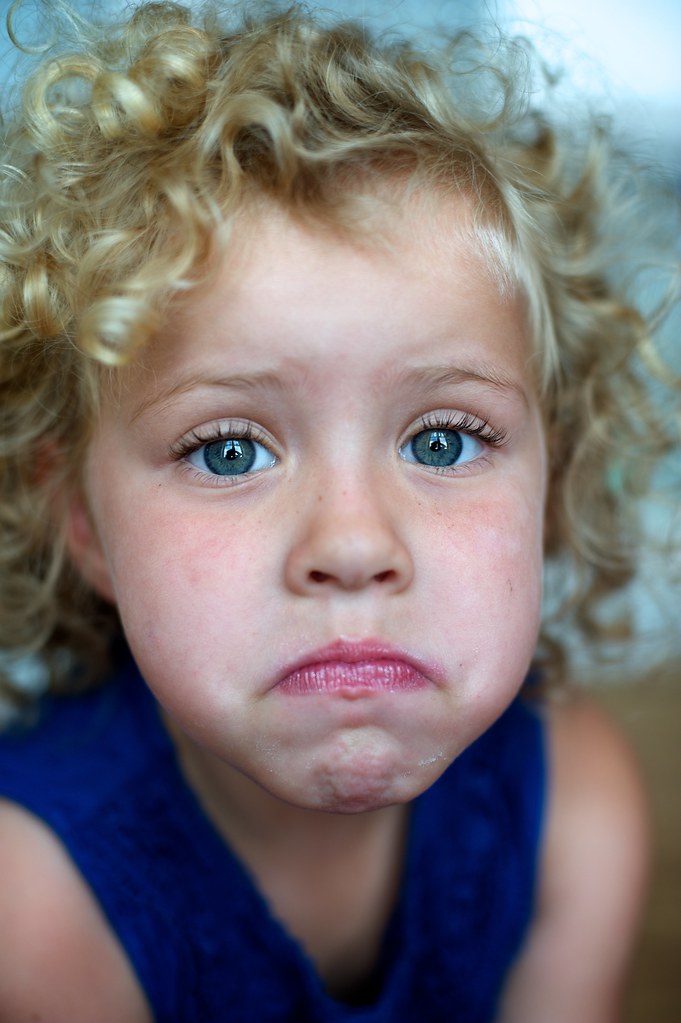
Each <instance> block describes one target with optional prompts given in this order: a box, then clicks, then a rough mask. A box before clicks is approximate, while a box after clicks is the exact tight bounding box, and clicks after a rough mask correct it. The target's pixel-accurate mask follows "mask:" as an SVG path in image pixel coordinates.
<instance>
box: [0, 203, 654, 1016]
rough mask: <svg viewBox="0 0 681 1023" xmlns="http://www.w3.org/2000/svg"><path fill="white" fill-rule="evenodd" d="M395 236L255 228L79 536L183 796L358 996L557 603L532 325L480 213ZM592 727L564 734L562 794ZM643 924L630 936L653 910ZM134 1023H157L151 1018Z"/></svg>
mask: <svg viewBox="0 0 681 1023" xmlns="http://www.w3.org/2000/svg"><path fill="white" fill-rule="evenodd" d="M383 217H384V221H383V222H382V224H381V227H382V229H383V230H382V234H381V239H380V244H376V243H372V244H369V242H368V241H367V240H366V239H365V240H364V241H362V240H361V239H356V240H354V241H350V240H348V239H347V238H345V239H343V238H341V237H335V236H333V235H332V234H330V233H329V232H328V231H325V232H321V231H319V232H315V231H312V230H311V229H309V228H304V227H302V226H300V225H296V224H295V223H294V222H293V221H292V220H291V219H289V218H288V217H287V216H286V215H284V214H283V213H281V212H278V211H276V210H268V211H266V212H265V213H262V212H261V213H260V214H259V215H257V216H256V215H254V214H249V215H248V216H246V217H245V218H244V219H243V220H242V222H241V223H240V225H239V226H238V229H237V235H236V244H235V247H234V249H232V250H231V251H230V253H228V255H227V258H226V260H225V261H224V264H223V265H221V267H220V268H219V270H218V273H217V275H216V277H215V278H213V279H211V281H210V283H209V284H208V285H206V286H204V287H203V288H202V289H201V290H200V291H199V292H198V293H196V294H194V295H193V296H192V297H191V299H190V300H189V301H188V302H187V303H186V304H185V306H184V307H183V308H181V309H179V310H176V311H175V313H174V315H173V317H172V319H171V321H170V322H169V323H168V326H167V329H166V330H165V331H164V332H163V335H162V336H161V337H159V338H157V339H156V340H155V341H154V342H153V344H152V345H151V346H150V347H149V349H148V351H146V352H145V353H144V356H143V358H142V359H141V360H140V361H139V362H138V363H137V364H136V365H135V366H133V367H132V368H130V369H128V370H126V371H124V373H123V375H122V380H121V383H122V386H121V387H120V389H119V390H118V392H117V397H116V399H115V400H114V399H113V398H109V399H108V400H107V401H105V402H104V404H103V407H102V410H101V417H100V420H99V423H98V426H97V429H96V432H95V436H94V439H93V442H92V444H91V447H90V451H89V455H88V459H87V465H86V467H85V475H84V480H85V483H84V490H83V495H82V500H80V501H78V502H76V503H75V504H74V506H73V509H72V514H71V523H70V532H69V539H70V547H71V551H72V555H73V557H74V560H75V561H76V563H77V564H78V565H79V567H80V569H81V571H82V572H83V574H84V575H85V577H86V578H87V579H88V581H89V582H90V584H91V585H92V586H93V587H95V588H96V589H97V590H98V591H99V593H100V594H102V595H103V596H104V597H106V598H107V599H108V600H111V601H112V602H114V603H115V604H116V606H117V608H118V611H119V614H120V616H121V620H122V623H123V626H124V629H125V633H126V637H127V640H128V642H129V644H130V647H131V650H132V652H133V654H134V656H135V658H136V660H137V662H138V664H139V666H140V669H141V671H142V674H143V675H144V677H145V679H146V681H147V683H148V684H149V686H150V688H151V689H152V691H153V692H154V694H155V696H156V697H157V699H158V701H159V703H160V705H161V707H162V708H163V713H164V715H165V720H166V722H167V726H168V729H169V732H170V734H171V736H172V737H173V739H174V740H175V742H176V744H177V747H178V752H179V755H180V759H181V763H182V765H183V768H184V771H185V774H186V776H187V778H188V780H189V782H190V784H191V785H192V786H193V788H194V789H195V791H196V792H197V795H198V796H199V798H200V799H201V801H202V802H203V804H204V806H205V807H206V809H207V811H208V813H209V814H210V816H211V817H212V819H213V820H214V822H215V824H216V826H217V827H218V828H219V829H220V830H221V831H222V832H223V833H224V834H225V836H226V837H227V838H228V840H229V841H230V842H231V843H232V845H233V846H234V848H235V849H236V850H237V852H239V854H240V855H241V856H242V857H243V858H244V859H245V860H246V861H247V862H248V863H249V866H250V867H251V869H252V870H253V872H254V874H255V876H256V878H257V879H258V881H259V883H260V885H261V887H262V888H263V890H264V892H265V893H266V894H267V895H268V897H269V898H270V900H271V901H272V903H273V905H274V907H275V909H276V911H277V912H278V913H279V915H280V916H281V918H282V919H283V920H284V921H285V922H286V923H287V924H288V926H289V927H290V928H291V930H292V932H293V933H294V934H296V935H297V936H298V937H299V938H300V940H301V941H303V942H304V943H305V944H306V946H307V947H308V949H309V951H310V952H311V954H312V955H313V956H314V958H315V959H316V961H317V964H318V966H319V969H320V972H321V973H322V974H323V975H324V976H325V977H326V979H327V981H328V983H329V984H330V986H331V987H338V988H340V987H342V986H343V985H344V984H347V983H350V982H351V981H352V979H353V978H355V977H357V976H360V975H361V972H362V969H366V968H367V965H370V963H371V960H372V958H373V957H374V956H375V954H376V951H377V948H378V945H379V943H380V936H381V932H382V928H383V926H384V924H385V921H386V919H387V917H388V915H389V912H390V909H391V906H392V903H393V901H394V898H395V893H396V889H397V886H398V884H399V871H400V866H401V850H402V848H403V840H404V829H405V823H406V810H405V807H406V805H407V804H408V802H409V801H410V800H411V799H413V798H415V797H416V796H418V795H419V793H421V792H423V791H424V790H425V789H426V788H427V787H428V786H429V785H431V784H432V783H433V782H434V781H435V779H436V778H437V777H438V776H439V775H440V774H441V773H442V771H443V770H444V769H445V768H446V766H447V765H448V764H449V763H451V761H452V760H453V759H454V758H455V757H456V756H457V755H458V754H459V753H460V752H461V751H462V750H463V749H464V748H466V747H467V746H468V745H470V743H471V742H472V741H473V740H474V739H475V738H477V736H479V735H480V734H481V733H482V732H483V731H484V730H485V729H486V728H487V727H488V726H489V725H490V724H491V723H492V722H493V721H494V720H495V719H496V718H497V717H498V716H499V715H500V714H501V713H502V712H503V710H504V708H505V707H506V706H507V705H508V704H509V702H510V701H511V700H512V699H513V698H514V696H515V695H516V693H517V692H518V689H519V688H520V686H521V684H522V681H523V678H524V676H525V673H526V671H527V668H528V665H529V663H530V660H531V657H532V653H533V649H534V645H535V642H536V636H537V630H538V625H539V613H540V602H541V565H542V541H543V519H544V507H545V496H546V494H545V491H546V476H547V453H546V438H545V435H544V429H543V425H542V415H541V409H540V405H539V401H538V398H537V394H536V391H535V386H534V379H533V375H532V360H531V355H532V353H531V349H530V345H529V342H528V338H527V335H526V330H525V322H524V316H523V306H522V302H521V301H520V299H519V298H518V297H514V296H512V295H503V296H502V295H501V294H500V292H499V289H498V287H497V285H496V283H495V281H494V277H493V275H492V274H491V273H490V271H489V268H488V266H487V265H486V263H485V261H484V259H483V258H482V257H481V255H480V252H479V248H478V246H477V245H476V244H474V242H473V240H472V237H471V234H470V231H469V228H468V225H469V210H468V208H467V206H466V204H465V203H464V201H463V200H458V201H456V202H455V201H453V200H448V201H446V202H445V201H444V200H442V201H435V202H434V203H433V205H432V206H428V207H427V208H426V207H425V206H424V205H417V204H416V203H411V204H408V205H402V206H400V205H399V204H398V206H397V207H396V209H395V211H394V214H393V215H391V216H390V217H388V218H387V219H386V214H385V211H384V213H383ZM436 224H437V225H439V226H438V229H436V227H435V225H436ZM443 225H445V226H444V227H443ZM236 252H238V258H237V257H236V255H235V253H236ZM226 474H229V475H226ZM386 679H388V682H386V681H385V680H386ZM584 713H586V714H587V718H588V716H589V712H587V711H585V712H584ZM562 720H565V721H567V717H566V716H565V715H563V718H562ZM580 720H581V719H580ZM576 727H577V726H576V725H569V724H568V725H563V724H553V723H552V724H551V725H550V728H551V729H553V730H554V731H555V734H556V735H558V736H559V739H558V740H557V744H556V747H555V748H556V749H557V750H558V753H557V754H556V761H555V770H554V776H555V778H556V779H557V780H558V779H561V778H563V777H567V776H568V775H569V773H570V770H571V768H570V769H568V765H569V758H570V754H569V752H568V753H565V752H564V749H565V748H568V749H569V747H570V743H569V742H566V741H564V740H563V739H562V738H561V736H563V734H564V732H565V730H566V729H567V730H568V731H569V729H570V728H573V729H576ZM561 729H562V731H561ZM552 734H553V732H552ZM581 734H582V740H583V741H582V750H581V753H580V755H582V756H583V754H584V750H585V749H588V748H589V742H590V741H591V740H590V739H589V736H590V735H591V733H590V732H589V731H588V728H587V729H586V730H585V729H584V728H582V733H581ZM594 734H595V733H594ZM604 734H605V735H606V736H607V734H608V733H607V730H606V731H605V732H602V733H599V736H598V743H597V744H598V747H599V750H601V757H602V750H605V757H606V761H607V756H608V754H607V751H608V749H609V748H612V749H613V750H614V751H615V752H614V753H613V754H612V759H613V762H614V763H615V764H616V765H620V767H615V768H613V772H614V774H615V775H617V777H618V778H619V777H620V776H621V777H622V778H624V779H625V780H624V781H623V782H622V783H621V785H620V789H621V791H622V793H624V795H623V796H622V799H621V803H622V806H623V807H624V806H632V805H633V797H632V793H633V792H634V790H635V788H636V783H635V772H633V770H630V769H629V768H627V767H626V764H627V763H628V761H627V759H626V754H624V753H622V752H621V751H620V747H618V746H617V741H616V740H613V741H612V742H609V741H608V740H607V738H606V739H604V738H603V735H604ZM585 736H586V738H585ZM594 744H596V740H594ZM618 771H619V774H618ZM627 771H629V773H627ZM613 772H610V773H609V774H608V775H607V777H608V779H609V781H608V786H609V794H608V798H609V799H610V796H611V795H612V791H614V790H615V788H616V787H617V786H614V785H613V784H612V780H611V774H612V773H613ZM606 773H607V772H606ZM556 784H557V782H556ZM605 787H606V786H605V783H604V788H605ZM564 788H565V792H566V793H567V794H563V795H561V799H562V803H563V805H564V806H566V807H569V806H571V804H572V801H573V800H574V799H575V798H576V797H575V795H574V793H573V792H572V790H571V789H570V785H569V783H565V786H564ZM610 790H612V791H610ZM557 791H561V792H563V789H562V788H561V789H558V788H557ZM625 796H626V798H625ZM610 802H612V799H610ZM617 805H619V802H618V803H617ZM17 813H19V815H20V812H18V811H17ZM20 816H21V815H20ZM625 816H626V814H625V813H624V811H623V818H624V817H625ZM640 816H641V815H640V814H638V813H634V812H633V811H632V813H631V820H632V824H631V830H632V832H633V831H635V829H636V821H638V820H639V819H640ZM10 819H11V813H10ZM563 819H564V818H563V816H562V815H561V812H560V808H559V809H558V810H556V809H555V807H554V810H553V817H552V818H551V823H550V833H549V840H547V849H548V850H550V849H551V848H552V846H551V842H550V838H551V835H553V834H554V833H560V829H561V827H563V824H562V821H563ZM628 819H629V818H627V820H628ZM15 820H16V813H15ZM24 824H25V822H24ZM640 833H641V835H643V829H642V828H641V829H640ZM569 835H570V841H572V840H574V838H573V834H572V830H570V832H569ZM24 837H25V836H24ZM24 844H25V843H24ZM569 844H570V843H569V841H568V845H569ZM632 845H635V847H636V848H641V849H643V845H644V843H643V840H642V839H641V841H640V842H638V844H636V843H634V842H633V840H632ZM561 848H562V846H561ZM547 855H548V854H547ZM558 859H560V857H558ZM643 859H644V857H643V854H641V856H640V857H638V858H636V857H635V856H634V857H633V860H634V861H635V862H634V863H633V865H632V866H631V868H630V874H631V877H632V884H633V879H634V875H636V876H638V875H639V874H641V873H642V866H641V864H642V863H643ZM554 860H556V856H555V855H553V859H552V860H551V865H550V871H549V872H550V874H551V877H553V872H554V871H555V870H558V869H561V870H563V868H562V867H561V868H558V867H554V866H553V862H554ZM349 866H350V868H351V869H349ZM62 867H64V865H63V864H62ZM64 869H66V868H64ZM637 871H638V873H637ZM357 878H362V879H363V881H362V883H358V882H357ZM74 883H75V882H74ZM575 888H577V882H575ZM639 888H640V882H639ZM543 890H544V888H543V887H542V891H543ZM546 890H547V892H548V893H549V895H550V893H551V892H552V891H553V888H552V887H551V886H549V887H548V888H547V889H546ZM548 897H549V896H547V898H548ZM613 901H614V902H617V906H618V907H620V908H621V900H620V901H619V902H618V901H617V899H616V898H614V899H613ZM634 901H635V900H634ZM86 902H87V900H86ZM573 904H574V897H573V895H572V892H571V895H570V898H568V899H565V903H564V909H563V911H562V912H563V918H564V919H565V920H567V919H568V917H569V914H570V912H571V911H572V907H573ZM547 912H548V910H547ZM550 915H551V914H550ZM625 915H626V914H625ZM606 917H607V913H606ZM629 917H630V918H631V924H630V925H629V926H628V928H627V935H628V934H629V933H630V932H631V929H632V926H633V920H634V918H635V907H634V905H633V902H632V907H631V910H630V912H629V916H628V917H627V919H629ZM543 919H544V917H543V916H542V921H543ZM553 919H554V917H553V916H551V920H552V921H553ZM331 920H333V921H334V924H335V925H336V926H335V927H334V928H333V929H331V931H330V928H329V921H331ZM99 927H100V930H101V932H102V933H105V932H106V924H105V923H104V922H103V921H100V924H99ZM604 928H605V924H604ZM93 929H94V930H96V928H93ZM592 929H593V928H592ZM568 931H569V928H567V927H564V928H561V927H559V926H558V925H553V924H552V928H551V929H550V931H549V933H550V934H551V935H553V934H554V933H556V932H557V933H558V934H559V936H560V935H562V934H563V933H564V932H565V933H568ZM107 940H108V943H109V944H108V945H107V942H106V941H104V939H102V947H103V949H105V951H103V953H102V954H103V955H105V954H106V955H108V956H110V957H111V956H113V957H114V958H115V952H116V946H115V942H112V939H111V935H108V938H107ZM552 940H553V944H554V945H555V946H556V948H557V951H556V953H555V958H556V962H555V964H554V965H553V969H554V970H556V971H557V970H558V969H559V965H558V964H559V961H560V960H561V958H562V957H561V955H560V954H559V953H560V946H561V943H560V938H553V939H552ZM627 940H628V939H627ZM548 944H549V946H550V947H551V942H548ZM614 944H617V942H616V941H615V942H614ZM543 947H545V945H544V946H543ZM106 949H108V951H106ZM112 949H113V951H112ZM528 950H529V951H528V953H527V956H528V958H527V963H526V965H523V963H521V964H519V967H518V976H519V978H520V979H519V980H518V982H517V984H512V985H511V986H510V988H509V996H508V999H507V1003H506V1005H505V1008H504V1013H505V1015H504V1020H506V1019H508V1020H509V1021H513V1020H514V1019H516V1018H518V1019H519V1018H521V1016H522V1018H523V1019H524V1021H525V1023H534V1021H535V1020H536V1021H537V1023H539V1021H540V1020H541V1019H544V1018H549V1017H543V1016H542V1015H540V1014H541V1013H543V1012H545V1010H546V1001H545V1000H544V1001H543V1002H542V1005H541V1006H540V1007H539V1008H537V1007H536V1006H535V1007H534V1008H532V1006H531V1005H530V1004H529V1002H528V999H527V991H528V990H530V989H532V990H536V989H537V988H536V980H537V977H539V976H540V975H541V976H545V975H546V963H545V962H544V961H543V960H542V959H541V957H540V956H538V954H537V953H535V952H534V944H533V943H532V942H530V943H529V945H528ZM118 954H119V955H120V952H119V953H118ZM552 955H553V954H552ZM619 958H620V959H622V960H623V959H624V954H622V955H621V956H620V957H619ZM535 959H536V960H537V964H538V965H537V966H536V967H535V966H534V962H535ZM107 961H108V960H107ZM523 962H524V961H523ZM617 962H618V963H619V959H617ZM62 965H63V964H62ZM521 967H522V969H521ZM113 968H114V967H113V966H112V969H113ZM560 968H562V963H561V966H560ZM120 969H121V968H120V967H119V968H118V972H120ZM620 973H621V969H620V968H615V967H613V969H612V970H611V971H610V973H609V974H608V982H607V986H608V997H610V995H612V992H613V991H614V990H615V989H616V987H617V984H618V983H619V979H620ZM572 979H573V982H574V981H575V974H574V972H573V975H572ZM0 980H1V978H0ZM123 987H124V990H125V997H129V991H128V988H125V986H123ZM542 990H545V985H544V986H543V987H542ZM1 996H2V985H1V983H0V1005H2V1000H1ZM547 997H548V996H547ZM613 997H614V995H613ZM610 1000H611V1001H612V998H611V999H610ZM605 1002H606V999H605V998H604V1000H603V1005H605ZM561 1004H562V1003H561ZM594 1004H596V1002H595V1001H594ZM582 1008H583V1006H582V1007H581V1008H580V1011H582ZM130 1011H131V1010H130V1005H129V1004H128V1005H127V1008H126V1012H127V1013H128V1015H127V1016H126V1017H125V1018H129V1019H133V1018H134V1019H140V1020H142V1019H147V1018H148V1015H145V1013H148V1010H147V1009H146V1006H145V1005H144V1002H143V999H142V998H141V996H140V1001H139V1004H138V1006H137V1010H136V1011H137V1015H136V1016H134V1017H133V1016H131V1015H130ZM533 1013H534V1014H533ZM523 1014H524V1015H523ZM17 1018H20V1017H19V1016H17ZM26 1018H29V1017H28V1016H26ZM50 1018H52V1017H50ZM121 1018H122V1017H121ZM550 1018H551V1019H553V1020H557V1019H559V1017H558V1016H555V1015H551V1016H550ZM71 1019H72V1020H75V1019H76V1017H71ZM560 1019H565V1020H566V1021H568V1020H570V1021H572V1020H574V1021H575V1023H576V1021H577V1019H579V1020H580V1023H587V1021H588V1020H592V1019H593V1021H594V1023H606V1021H608V1020H611V1019H614V1017H611V1016H608V1015H605V1014H603V1013H601V1014H599V1015H592V1016H585V1015H580V1016H577V1015H574V1016H570V1015H564V1016H561V1017H560Z"/></svg>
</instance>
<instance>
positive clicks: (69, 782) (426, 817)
mask: <svg viewBox="0 0 681 1023" xmlns="http://www.w3.org/2000/svg"><path fill="white" fill-rule="evenodd" d="M544 788H545V764H544V749H543V732H542V726H541V722H540V719H539V716H538V715H537V714H536V713H535V712H534V711H533V710H531V709H530V708H528V707H527V706H525V705H524V704H523V703H522V702H520V701H516V702H515V703H514V704H512V706H511V707H510V708H509V709H508V710H507V711H506V713H505V714H504V715H503V716H502V717H501V718H500V720H499V721H497V722H496V724H494V725H493V726H492V728H490V729H489V731H488V732H487V733H486V734H485V735H483V736H482V737H481V738H480V739H478V740H477V741H476V742H475V743H474V744H473V745H472V746H471V747H470V748H469V749H467V750H466V751H465V752H464V753H462V754H461V756H459V758H458V759H457V760H456V761H455V762H454V763H453V764H452V766H451V767H449V768H448V770H446V771H445V773H444V774H443V775H442V777H441V778H440V779H439V780H438V781H437V782H436V783H435V784H434V785H433V786H432V787H431V788H430V789H429V790H428V791H427V792H425V793H424V794H423V795H421V796H420V797H419V798H417V799H416V800H415V801H414V803H413V805H412V811H411V816H410V830H409V837H408V846H407V855H406V861H405V867H404V876H403V882H402V887H401V893H400V896H399V899H398V903H397V905H396V907H395V910H394V913H393V916H392V919H391V920H390V923H389V926H388V928H387V931H386V933H385V936H384V941H383V949H382V955H381V962H380V964H379V967H378V969H377V974H376V985H375V990H372V993H371V995H368V994H367V999H370V1000H365V1001H364V1002H361V1003H360V1004H356V1002H354V1001H353V1003H352V1004H351V1003H349V1002H342V1001H339V1000H337V999H335V998H333V997H331V996H330V995H329V994H328V993H327V992H326V991H325V989H324V986H323V984H322V982H321V980H320V978H319V976H318V975H317V973H316V971H315V968H314V965H313V964H312V962H311V961H310V959H309V958H308V957H307V956H306V955H305V953H304V951H303V950H302V948H301V947H300V945H299V944H298V943H297V942H296V941H295V940H294V938H292V937H291V936H290V935H289V934H288V933H287V931H286V929H285V927H284V926H283V925H282V924H281V923H279V921H277V920H276V919H275V918H274V916H273V915H272V913H271V911H270V909H269V907H268V905H267V903H266V901H265V899H264V898H263V896H262V895H261V893H260V892H259V891H258V889H257V886H256V885H255V883H254V881H253V879H252V878H251V877H250V875H249V873H248V870H247V869H246V868H245V867H244V865H243V864H242V863H241V862H240V861H239V860H238V859H237V857H236V856H234V855H233V854H232V852H231V851H230V849H229V848H228V846H227V845H226V844H225V841H224V839H223V838H222V837H221V836H220V835H219V834H218V832H217V831H216V829H215V828H214V827H213V825H212V824H211V822H210V821H209V819H208V818H207V817H206V815H205V814H204V812H203V810H202V809H201V807H200V805H199V803H198V801H197V799H196V797H195V795H194V794H193V792H192V791H191V789H190V788H189V787H188V785H187V784H186V783H185V781H184V779H183V776H182V774H181V772H180V769H179V766H178V763H177V760H176V756H175V751H174V747H173V746H172V744H171V741H170V739H169V738H168V735H167V733H166V731H165V729H164V728H163V725H162V723H161V719H160V717H159V714H158V708H157V705H156V703H155V701H154V699H153V697H152V696H151V694H150V693H149V691H148V689H147V688H146V686H145V685H144V683H143V681H142V679H141V678H140V676H139V674H138V672H137V670H136V669H135V668H134V666H133V665H131V664H129V663H128V664H127V665H126V666H125V667H124V668H123V669H121V671H120V672H119V675H118V677H116V678H115V679H112V680H111V681H110V682H109V683H107V684H105V685H104V686H103V687H102V688H100V689H98V690H96V691H94V692H92V693H88V694H85V695H82V696H72V697H68V698H66V697H64V698H51V699H49V700H46V701H45V702H44V705H43V707H42V710H41V715H40V720H39V721H38V723H37V724H35V725H33V726H32V727H31V728H30V729H23V730H17V729H14V730H13V731H12V732H10V733H6V734H4V735H3V736H2V737H0V794H2V795H4V796H5V797H6V798H9V799H11V800H14V801H16V802H18V803H20V804H22V805H23V806H24V807H26V808H27V809H28V810H30V811H31V812H33V813H34V814H36V815H37V816H38V817H40V818H42V819H43V820H44V821H45V822H46V823H47V824H48V825H49V826H50V827H51V828H52V829H53V831H54V832H55V833H56V834H57V836H58V837H59V838H60V840H61V841H62V843H63V844H64V845H65V847H66V849H67V850H68V852H69V854H70V856H71V857H72V860H73V862H74V863H75V865H76V867H77V868H78V870H79V871H80V872H81V874H82V875H83V877H84V878H85V879H86V881H87V883H88V884H89V886H90V887H91V889H92V891H93V892H94V894H95V896H96V897H97V899H98V900H99V902H100V904H101V906H102V909H103V911H104V913H105V914H106V916H107V918H108V920H109V922H110V924H111V926H112V928H113V930H114V931H115V933H116V934H117V935H118V938H119V940H120V942H121V944H122V945H123V947H124V949H125V950H126V953H127V955H128V957H129V960H130V962H131V963H132V966H133V968H134V969H135V971H136V973H137V976H138V978H139V981H140V983H141V985H142V987H143V988H144V990H145V992H146V995H147V998H148V1000H149V1003H150V1005H151V1007H152V1009H153V1012H154V1014H155V1019H156V1020H157V1023H253V1021H254V1020H257V1023H415V1021H424V1023H445V1021H446V1023H492V1021H493V1020H494V1017H495V1009H496V1006H497V1003H498V998H499V995H500V992H501V990H502V987H503V983H504V979H505V976H506V974H507V971H508V969H509V966H510V965H511V964H512V962H513V960H514V958H515V956H516V954H517V953H518V950H519V948H520V946H521V943H522V941H523V937H524V935H525V932H526V929H527V925H528V923H529V920H530V918H531V916H532V912H533V904H534V898H535V881H536V871H537V853H538V845H539V837H540V831H541V821H542V815H543V804H544Z"/></svg>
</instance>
